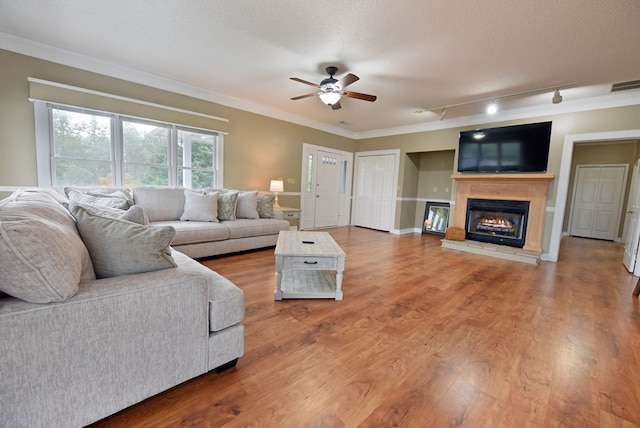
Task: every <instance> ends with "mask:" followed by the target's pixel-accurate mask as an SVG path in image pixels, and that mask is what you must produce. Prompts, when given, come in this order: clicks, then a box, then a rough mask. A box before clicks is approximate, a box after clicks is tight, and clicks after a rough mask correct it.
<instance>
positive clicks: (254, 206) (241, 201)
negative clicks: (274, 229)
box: [236, 190, 260, 218]
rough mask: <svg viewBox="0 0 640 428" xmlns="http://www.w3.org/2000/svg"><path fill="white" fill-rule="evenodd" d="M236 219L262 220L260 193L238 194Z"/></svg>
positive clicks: (253, 191) (254, 191) (255, 191)
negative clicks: (259, 207)
mask: <svg viewBox="0 0 640 428" xmlns="http://www.w3.org/2000/svg"><path fill="white" fill-rule="evenodd" d="M236 218H260V216H259V215H258V191H257V190H252V191H249V192H238V201H237V203H236Z"/></svg>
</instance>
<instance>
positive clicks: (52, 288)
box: [0, 194, 95, 303]
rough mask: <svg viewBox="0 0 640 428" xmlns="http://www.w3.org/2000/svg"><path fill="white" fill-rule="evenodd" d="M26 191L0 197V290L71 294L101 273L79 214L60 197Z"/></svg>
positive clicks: (21, 295) (41, 299)
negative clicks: (82, 233)
mask: <svg viewBox="0 0 640 428" xmlns="http://www.w3.org/2000/svg"><path fill="white" fill-rule="evenodd" d="M44 198H45V196H44V195H37V194H35V195H32V194H20V195H18V196H16V197H15V198H12V197H10V198H8V199H6V200H5V201H3V202H1V203H0V254H2V257H0V278H1V280H0V290H1V291H3V292H4V293H6V294H9V295H11V296H13V297H17V298H18V299H22V300H25V301H27V302H32V303H49V302H56V301H62V300H66V299H69V298H70V297H72V296H73V295H74V294H75V293H76V292H77V291H78V284H79V283H80V281H82V280H91V279H95V274H94V271H93V267H92V266H91V260H90V259H89V253H88V251H87V248H86V247H85V245H84V244H83V242H82V240H81V239H80V236H79V235H78V231H77V230H76V227H75V224H74V222H73V217H72V216H71V215H70V214H69V211H67V210H66V209H65V208H64V207H63V206H62V205H60V203H59V202H57V201H56V200H55V199H50V200H49V201H47V200H46V199H44Z"/></svg>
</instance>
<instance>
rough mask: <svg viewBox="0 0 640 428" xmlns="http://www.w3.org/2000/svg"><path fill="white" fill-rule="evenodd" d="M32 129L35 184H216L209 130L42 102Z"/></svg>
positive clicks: (214, 138) (216, 147) (213, 138)
mask: <svg viewBox="0 0 640 428" xmlns="http://www.w3.org/2000/svg"><path fill="white" fill-rule="evenodd" d="M43 122H44V123H43ZM44 127H46V128H47V129H48V132H42V131H41V132H38V128H40V129H41V130H42V129H43V128H44ZM36 128H37V129H36V140H37V147H38V182H39V185H41V186H68V185H78V186H117V187H133V186H136V185H139V184H154V185H165V186H167V185H168V186H184V187H190V188H198V189H200V188H205V187H222V168H221V166H222V155H221V154H222V141H223V137H222V135H220V134H219V133H217V132H214V131H206V130H201V129H196V128H188V127H183V126H178V125H174V124H170V123H164V122H158V121H152V120H145V119H139V118H131V117H126V116H121V115H118V114H114V113H103V112H99V111H94V110H86V109H79V108H73V107H66V106H60V105H55V104H49V103H45V102H37V103H36Z"/></svg>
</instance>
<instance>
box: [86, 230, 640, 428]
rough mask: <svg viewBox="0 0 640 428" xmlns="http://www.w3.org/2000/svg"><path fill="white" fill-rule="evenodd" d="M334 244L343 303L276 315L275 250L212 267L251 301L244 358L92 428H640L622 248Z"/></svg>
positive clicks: (638, 360)
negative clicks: (495, 249)
mask: <svg viewBox="0 0 640 428" xmlns="http://www.w3.org/2000/svg"><path fill="white" fill-rule="evenodd" d="M329 232H330V233H331V235H332V236H333V237H334V238H335V240H336V241H337V242H338V244H340V245H341V246H342V248H343V249H344V250H345V252H346V253H347V260H346V270H345V274H344V287H343V289H344V300H343V301H334V300H286V301H278V302H276V301H274V300H273V289H274V256H273V249H268V250H264V251H258V252H252V253H246V254H240V255H234V256H228V257H220V258H214V259H209V260H206V261H204V264H206V265H207V266H209V267H210V268H211V269H214V270H216V271H218V272H219V273H221V274H222V275H224V276H226V277H227V278H229V279H230V280H231V281H233V282H234V283H235V284H236V285H238V286H239V287H240V288H242V289H243V290H244V291H245V297H246V317H245V321H244V324H245V328H246V330H245V355H244V356H243V357H242V358H241V359H240V360H239V362H238V365H237V367H236V368H234V369H231V370H228V371H226V372H224V373H222V374H216V373H209V374H206V375H202V376H200V377H198V378H196V379H193V380H191V381H189V382H186V383H184V384H182V385H179V386H177V387H175V388H173V389H171V390H169V391H166V392H164V393H162V394H159V395H157V396H155V397H153V398H151V399H149V400H146V401H145V402H143V403H140V404H138V405H136V406H133V407H131V408H129V409H127V410H125V411H123V412H121V413H119V414H117V415H114V416H112V417H110V418H108V419H106V420H103V421H101V422H99V423H97V424H95V427H128V428H129V427H142V426H145V427H146V426H178V427H187V426H204V427H221V426H225V427H227V426H228V427H394V426H397V427H449V426H455V427H518V428H522V427H557V426H564V427H638V426H640V304H639V302H638V299H637V298H636V297H633V296H632V291H633V290H634V287H635V285H636V280H637V278H634V277H633V276H631V275H630V274H629V273H627V272H626V270H625V269H624V267H623V266H622V253H623V248H622V246H621V245H620V244H616V243H611V242H603V241H595V240H588V239H579V238H565V239H563V241H562V246H561V251H560V261H559V262H558V263H544V262H543V263H541V264H539V265H538V266H531V265H527V264H523V263H518V262H511V261H506V260H500V259H494V258H490V257H486V256H480V255H474V254H468V253H463V252H458V251H455V250H449V249H443V248H442V247H441V246H440V238H439V237H437V236H433V235H418V234H415V235H402V236H396V235H390V234H387V233H384V232H377V231H372V230H368V229H362V228H352V227H348V228H338V229H330V230H329Z"/></svg>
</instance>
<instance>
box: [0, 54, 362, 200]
mask: <svg viewBox="0 0 640 428" xmlns="http://www.w3.org/2000/svg"><path fill="white" fill-rule="evenodd" d="M0 64H2V74H1V75H0V186H35V185H37V173H36V148H35V134H34V114H33V104H32V103H31V102H29V101H28V97H29V85H28V82H27V78H28V77H36V78H39V79H44V80H51V81H55V82H60V83H65V84H68V85H72V86H78V87H83V88H89V89H93V90H96V91H101V92H106V93H111V94H116V95H121V96H126V97H130V98H135V99H140V100H144V101H149V102H153V103H157V104H162V105H168V106H172V107H177V108H181V109H186V110H191V111H197V112H200V113H205V114H209V115H212V116H218V117H224V118H227V119H229V121H230V122H229V124H228V132H229V134H228V135H227V136H225V140H224V147H225V152H224V185H225V186H226V187H230V188H237V189H260V190H268V187H269V181H270V180H271V179H274V178H284V179H285V189H284V190H285V192H299V191H300V175H301V165H302V144H303V143H310V144H316V145H319V146H326V147H331V148H336V149H340V150H344V151H349V152H353V151H354V150H355V141H354V140H352V139H349V138H345V137H341V136H337V135H333V134H330V133H326V132H322V131H317V130H315V129H311V128H308V127H305V126H300V125H294V124H291V123H289V122H284V121H281V120H276V119H271V118H268V117H265V116H261V115H258V114H253V113H249V112H246V111H242V110H238V109H233V108H230V107H225V106H222V105H219V104H215V103H212V102H208V101H203V100H200V99H196V98H191V97H187V96H183V95H178V94H175V93H171V92H167V91H162V90H159V89H155V88H150V87H147V86H144V85H139V84H135V83H131V82H126V81H123V80H119V79H114V78H110V77H106V76H103V75H99V74H95V73H90V72H86V71H82V70H78V69H75V68H71V67H66V66H63V65H60V64H55V63H52V62H48V61H43V60H39V59H36V58H32V57H28V56H24V55H20V54H16V53H12V52H8V51H4V50H0ZM287 178H292V179H294V180H295V184H288V183H287V181H286V179H287ZM6 195H7V193H6V192H5V193H4V194H0V197H5V196H6ZM285 203H286V204H287V205H288V206H294V207H298V206H299V197H297V196H283V197H282V199H281V205H284V204H285Z"/></svg>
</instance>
